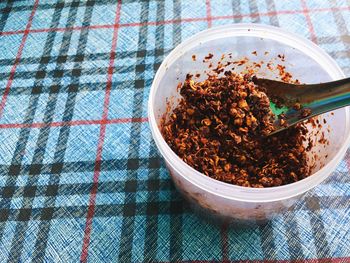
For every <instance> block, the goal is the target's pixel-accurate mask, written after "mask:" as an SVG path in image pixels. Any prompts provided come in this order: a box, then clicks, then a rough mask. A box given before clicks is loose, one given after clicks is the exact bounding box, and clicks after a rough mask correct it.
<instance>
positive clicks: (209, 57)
mask: <svg viewBox="0 0 350 263" xmlns="http://www.w3.org/2000/svg"><path fill="white" fill-rule="evenodd" d="M213 57H214V55H213V54H211V53H209V54H208V55H207V56H205V57H204V59H205V60H209V59H212V58H213Z"/></svg>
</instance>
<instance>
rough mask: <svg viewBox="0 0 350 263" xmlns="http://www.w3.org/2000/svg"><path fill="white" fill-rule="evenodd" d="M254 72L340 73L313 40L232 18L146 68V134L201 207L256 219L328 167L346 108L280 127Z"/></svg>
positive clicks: (286, 204)
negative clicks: (149, 74)
mask: <svg viewBox="0 0 350 263" xmlns="http://www.w3.org/2000/svg"><path fill="white" fill-rule="evenodd" d="M254 76H259V77H266V78H272V79H279V80H282V81H285V82H303V83H319V82H325V81H330V80H335V79H339V78H342V77H344V73H343V72H342V71H341V69H340V68H339V66H338V65H337V64H336V62H335V61H334V60H333V59H332V58H331V57H330V56H329V55H327V54H326V53H325V52H324V51H323V50H322V49H321V48H320V47H318V46H317V45H315V44H314V43H312V42H311V41H308V40H306V39H303V38H301V37H299V36H296V35H294V34H291V33H289V32H286V31H284V30H282V29H280V28H276V27H271V26H266V25H258V24H235V25H228V26H222V27H216V28H212V29H208V30H205V31H202V32H200V33H198V34H196V35H194V36H193V37H191V38H189V39H187V40H186V41H184V42H183V43H181V44H180V45H179V46H177V47H176V48H175V49H174V50H173V51H172V52H170V54H169V55H168V56H167V57H166V58H165V60H164V61H163V63H162V64H161V66H160V68H159V69H158V71H157V74H156V76H155V78H154V81H153V84H152V87H151V91H150V97H149V105H148V116H149V123H150V129H151V132H152V136H153V139H154V141H155V143H156V145H157V147H158V149H159V151H160V153H161V155H162V156H163V158H164V160H165V163H166V166H167V167H168V169H169V172H170V175H171V178H172V179H173V181H174V184H175V186H176V188H177V189H178V190H179V191H180V192H181V193H182V194H183V196H184V197H185V198H186V199H187V200H189V201H190V203H191V204H192V205H193V206H195V207H196V208H199V209H200V210H202V211H203V210H204V211H205V212H206V213H207V214H210V215H214V216H218V217H224V218H230V219H235V220H241V221H245V222H246V221H265V220H267V219H270V218H272V217H273V216H274V215H276V214H278V213H281V212H283V211H285V210H287V209H288V208H290V207H291V206H292V205H293V204H294V203H295V202H296V201H298V200H300V198H302V196H303V195H304V194H305V193H306V192H307V191H308V190H310V189H312V188H314V187H316V186H317V185H319V184H320V183H321V182H322V181H323V180H325V179H326V178H327V177H329V176H330V175H331V173H332V172H333V171H334V170H335V168H336V167H337V165H338V164H339V163H340V161H341V160H342V158H343V157H344V154H345V152H346V150H347V148H348V146H349V144H350V114H349V108H342V109H339V110H336V111H334V112H332V113H327V114H323V115H320V116H318V117H316V118H313V119H310V120H309V121H306V122H304V123H302V124H300V125H296V126H294V127H291V128H288V129H286V130H285V131H283V132H280V133H277V134H275V135H271V136H269V133H271V132H272V131H273V126H272V124H271V120H272V119H273V113H272V112H271V109H270V101H269V99H268V97H267V96H266V94H265V93H264V92H263V90H261V89H260V88H259V87H258V86H256V85H255V84H254V83H253V82H252V78H253V77H254Z"/></svg>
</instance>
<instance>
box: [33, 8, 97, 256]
mask: <svg viewBox="0 0 350 263" xmlns="http://www.w3.org/2000/svg"><path fill="white" fill-rule="evenodd" d="M91 3H92V4H89V5H87V6H86V8H85V13H84V19H83V25H88V24H89V23H90V21H91V17H92V12H93V2H91ZM87 36H88V29H83V30H81V31H80V36H79V41H78V48H77V51H78V52H79V54H78V55H79V58H83V57H84V51H85V48H86V43H87ZM64 39H65V37H64ZM60 54H61V53H60ZM66 54H67V52H64V56H65V55H66ZM80 66H81V60H80V59H78V60H76V61H75V63H74V66H73V72H74V70H76V71H77V70H78V73H76V74H73V75H72V78H71V85H76V86H79V77H80V73H79V72H80V71H79V70H80ZM76 96H77V92H70V93H69V94H68V98H67V101H66V105H65V110H64V113H63V120H64V121H71V120H72V118H73V113H74V105H75V101H76ZM53 115H54V113H53V112H52V113H50V114H48V116H50V117H49V119H48V120H47V122H51V121H52V116H53ZM69 131H70V127H69V126H63V127H61V128H60V132H59V136H58V143H57V145H56V150H55V154H54V161H55V162H58V163H59V162H63V161H64V155H65V149H66V148H67V142H68V137H69ZM39 147H40V146H39ZM59 174H60V171H57V172H55V173H51V174H50V178H49V185H48V186H47V187H46V193H49V194H48V195H47V196H46V199H45V202H44V207H53V206H54V205H55V202H56V197H57V196H58V194H59V192H58V189H59V184H60V177H59ZM50 189H52V191H50ZM53 193H56V194H53ZM52 215H53V211H51V213H46V214H45V213H42V217H44V216H45V218H47V219H48V220H49V219H50V218H52ZM48 220H45V221H42V222H41V223H40V225H39V231H38V233H39V234H38V236H37V239H36V242H35V248H34V253H33V257H32V258H33V261H35V262H40V261H42V260H43V259H44V258H43V257H42V256H41V255H40V252H41V251H45V250H46V246H47V240H48V236H49V231H50V222H49V221H48Z"/></svg>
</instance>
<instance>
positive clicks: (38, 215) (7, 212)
mask: <svg viewBox="0 0 350 263" xmlns="http://www.w3.org/2000/svg"><path fill="white" fill-rule="evenodd" d="M141 183H143V182H141ZM145 185H147V182H145ZM170 185H171V188H172V190H170V193H169V194H171V195H172V196H171V198H170V200H168V201H157V202H156V203H155V201H154V202H150V204H149V205H148V202H137V203H136V202H130V203H129V202H125V203H122V204H108V205H107V204H106V205H102V204H101V205H96V211H95V214H94V218H97V217H109V216H111V217H113V216H118V217H121V216H125V217H135V216H136V215H137V216H146V215H148V214H149V211H148V209H149V206H152V207H158V216H162V215H172V216H171V218H173V215H174V218H175V219H174V220H177V221H176V222H174V221H173V222H171V225H172V226H179V227H180V228H173V227H171V229H170V230H171V231H172V232H176V233H173V234H171V231H170V230H169V232H170V235H171V236H172V237H171V239H170V242H171V243H172V242H179V243H178V244H171V247H176V246H177V245H179V246H180V248H177V249H181V244H182V237H181V236H182V221H179V220H181V218H182V216H183V215H184V214H183V213H191V212H190V210H189V208H188V206H187V205H185V204H184V201H183V199H182V198H181V197H180V196H179V193H178V192H177V191H176V190H175V189H174V188H173V186H172V184H171V183H170ZM124 186H125V184H124ZM127 187H128V188H130V182H129V185H128V186H127ZM138 187H139V186H138ZM160 187H161V186H160ZM123 191H125V188H123V189H122V191H121V192H123ZM160 191H162V189H160ZM320 203H322V204H323V206H322V209H329V210H334V211H336V210H345V209H347V208H348V207H349V205H350V199H349V197H348V196H323V197H322V198H320ZM104 208H106V210H105V211H104V210H103V209H104ZM47 209H48V208H46V207H45V208H42V207H37V208H32V209H30V210H29V214H25V213H23V215H22V217H21V216H19V214H20V213H21V212H23V211H22V210H25V209H12V208H11V209H6V208H1V209H0V222H4V221H6V222H10V221H28V220H53V219H55V220H56V219H61V218H85V217H86V210H87V209H88V206H86V205H84V206H55V207H51V208H50V209H51V210H52V209H53V213H52V217H51V216H50V217H48V218H47V217H46V216H45V215H46V211H47ZM113 209H115V211H114V210H113ZM306 209H307V208H305V207H303V208H298V210H306ZM293 211H295V210H291V212H293ZM24 212H26V211H24ZM109 213H110V214H109ZM50 214H51V213H50ZM289 214H291V213H289ZM178 217H180V219H179V218H178ZM291 217H292V216H290V215H287V216H286V218H285V221H286V222H287V220H289V219H291ZM295 224H296V222H295V220H293V219H291V220H290V223H289V224H287V225H286V226H285V228H286V230H287V228H289V231H287V233H286V235H290V234H292V235H293V236H294V235H295V233H294V231H293V230H294V229H295V226H296V225H295ZM293 233H294V234H293ZM176 236H179V237H180V238H181V240H177V239H176ZM288 238H289V239H290V240H288V244H289V248H290V249H291V248H294V252H293V251H292V252H290V253H291V255H292V258H294V259H298V258H301V257H302V255H301V254H299V255H298V252H300V248H298V244H296V245H294V243H296V242H297V239H299V241H300V238H294V237H292V238H290V237H288ZM170 253H171V254H172V257H176V255H178V253H179V251H178V250H177V251H175V253H174V251H173V252H170Z"/></svg>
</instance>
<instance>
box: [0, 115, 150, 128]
mask: <svg viewBox="0 0 350 263" xmlns="http://www.w3.org/2000/svg"><path fill="white" fill-rule="evenodd" d="M147 121H148V118H120V119H107V120H103V119H102V120H76V121H57V122H50V123H43V122H35V123H4V124H0V129H20V128H43V127H61V126H84V125H94V124H97V125H102V124H104V125H106V124H115V123H128V122H147Z"/></svg>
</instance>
